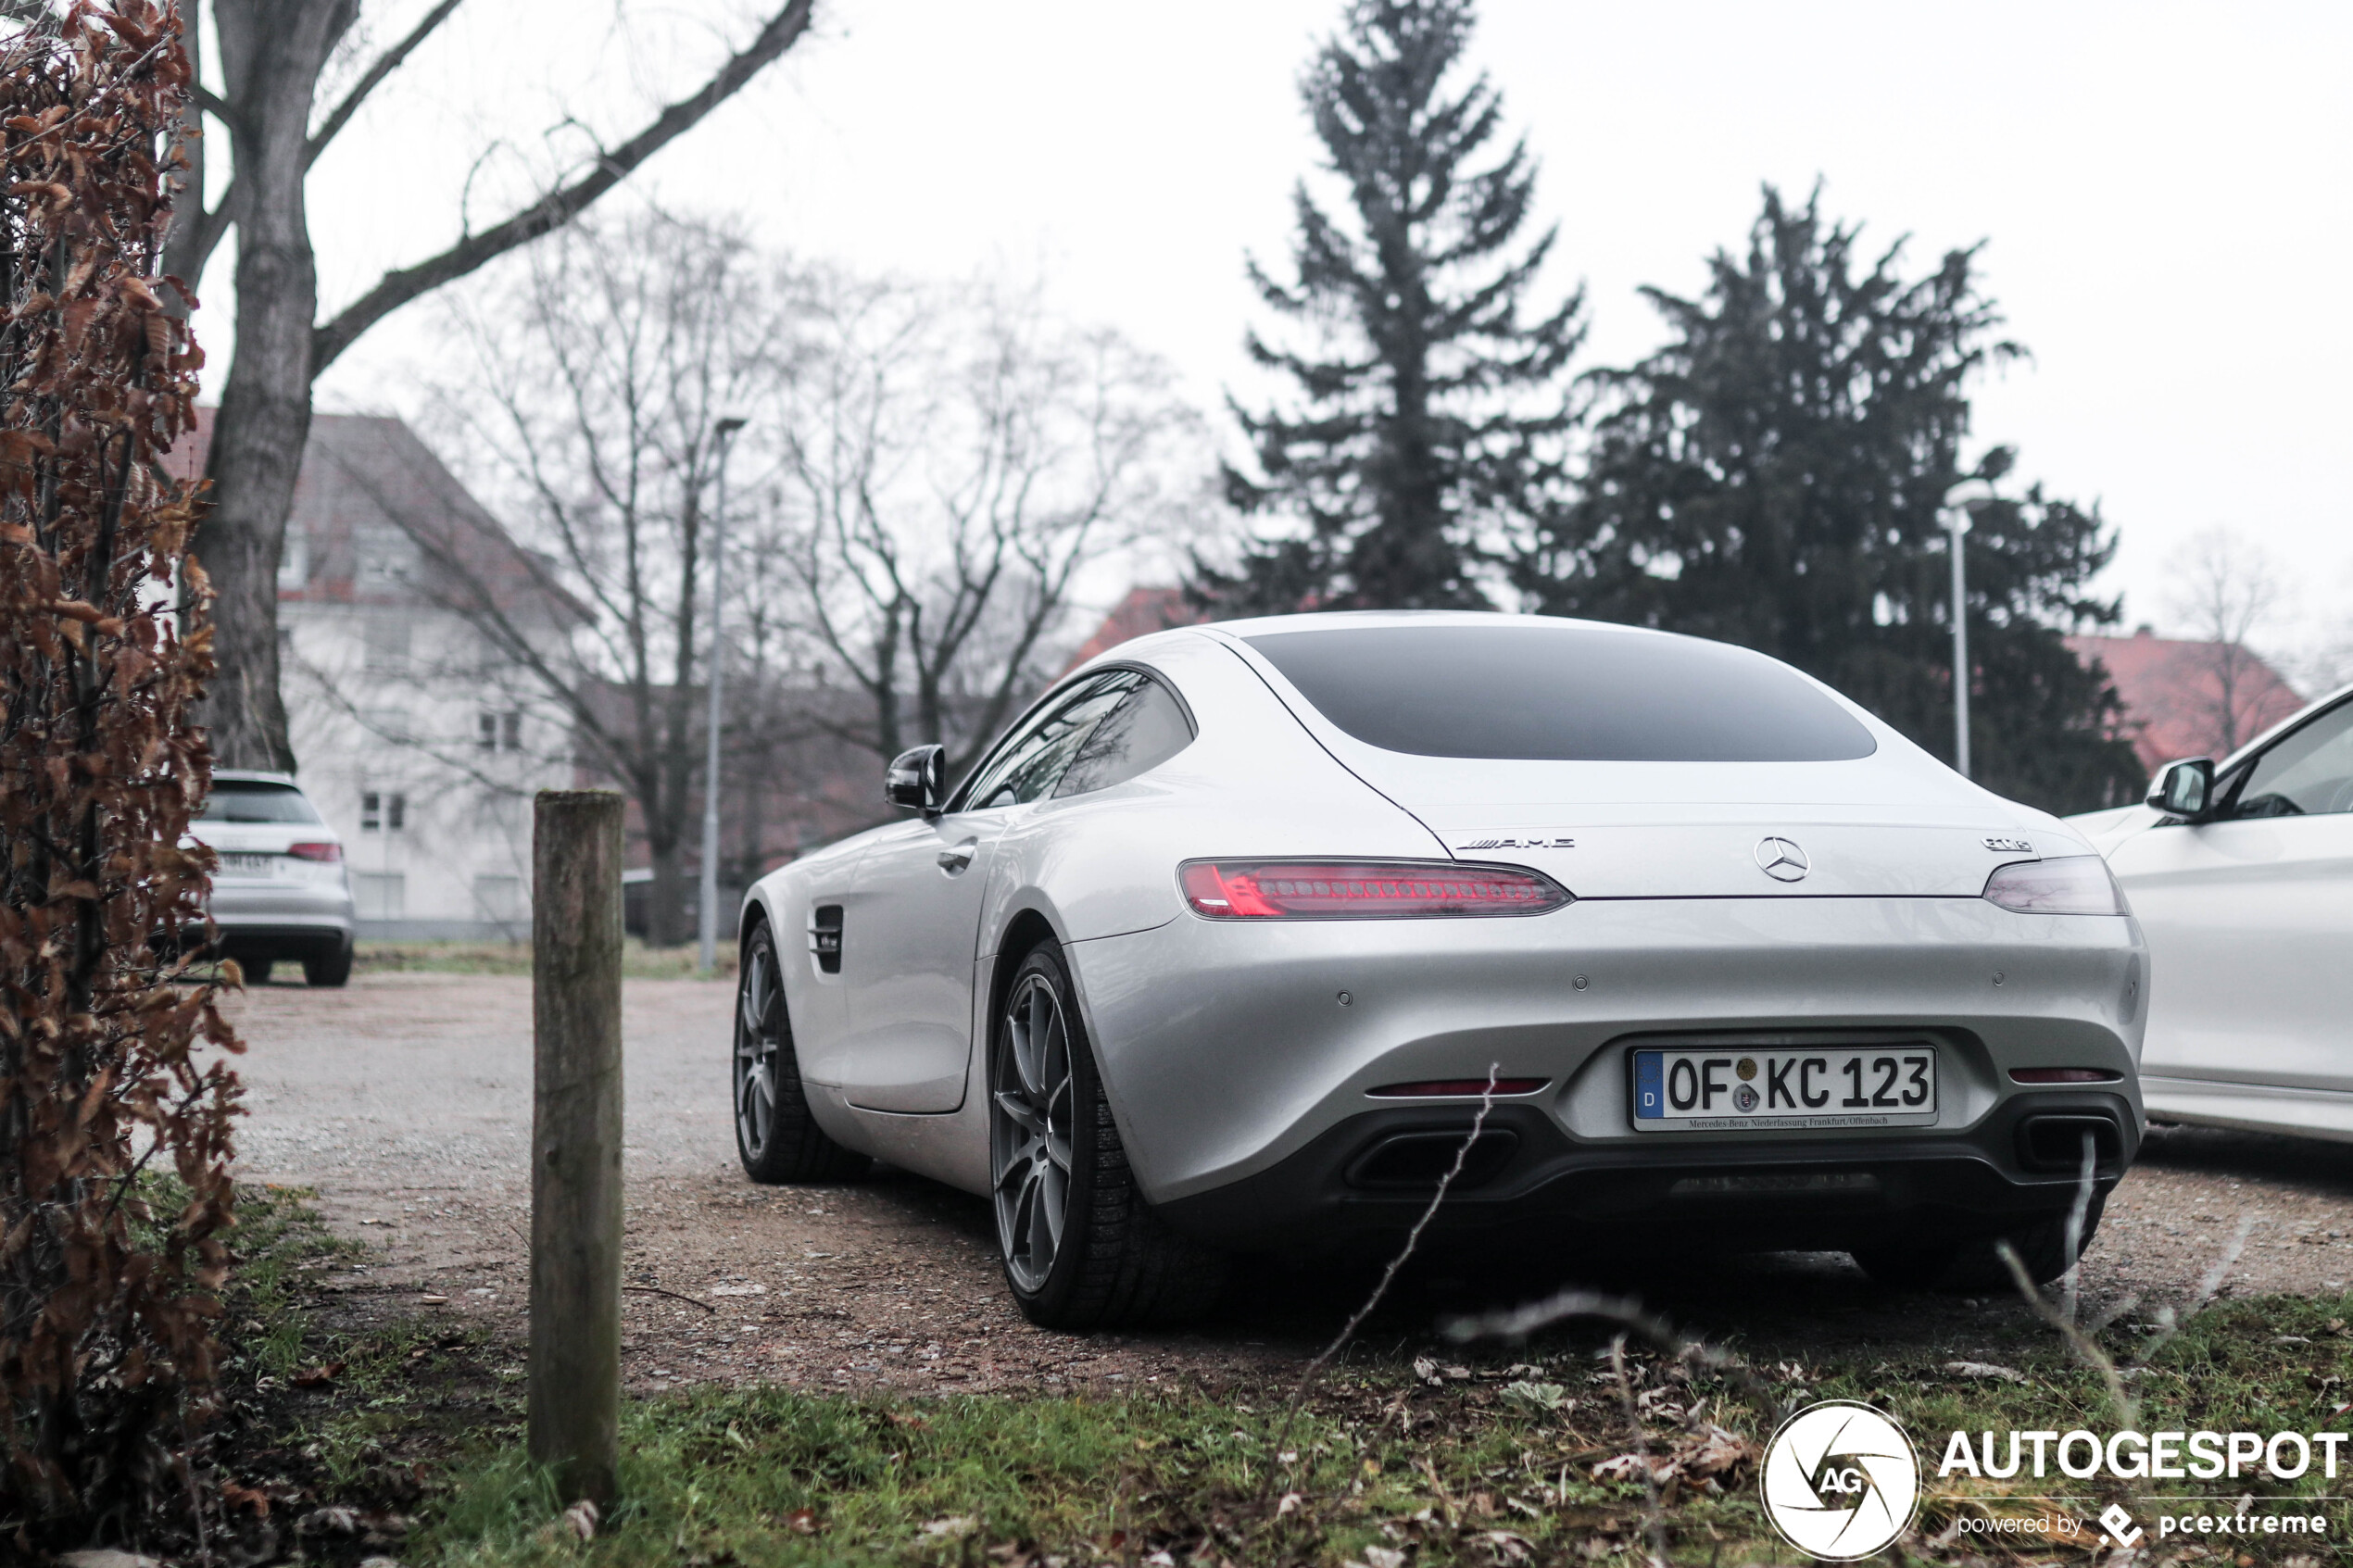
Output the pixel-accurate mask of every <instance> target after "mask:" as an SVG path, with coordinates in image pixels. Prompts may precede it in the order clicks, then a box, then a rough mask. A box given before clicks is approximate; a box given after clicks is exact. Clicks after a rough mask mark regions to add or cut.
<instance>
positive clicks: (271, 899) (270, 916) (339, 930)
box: [207, 877, 359, 960]
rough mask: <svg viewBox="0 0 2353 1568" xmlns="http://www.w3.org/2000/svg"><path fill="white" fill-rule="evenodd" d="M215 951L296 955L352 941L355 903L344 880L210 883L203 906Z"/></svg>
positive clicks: (242, 954) (241, 956) (237, 956)
mask: <svg viewBox="0 0 2353 1568" xmlns="http://www.w3.org/2000/svg"><path fill="white" fill-rule="evenodd" d="M207 912H208V914H210V915H211V917H212V923H213V927H214V929H215V930H216V931H217V932H218V933H219V935H218V937H217V938H216V940H215V941H214V943H213V948H214V950H215V951H217V952H219V953H221V954H223V955H225V956H227V957H230V958H233V959H239V960H244V959H297V958H306V957H314V958H315V957H318V956H320V955H322V954H327V953H333V952H337V951H340V950H341V949H343V948H345V947H349V946H351V943H352V940H353V937H354V936H355V935H356V934H357V933H358V931H359V909H358V908H357V907H356V906H355V905H354V904H353V902H352V898H351V893H350V890H349V888H347V887H346V885H345V884H344V883H343V880H342V879H341V878H340V877H337V878H336V879H335V880H334V881H333V882H328V881H326V880H325V879H323V878H322V879H321V880H320V881H319V882H317V883H315V884H304V883H286V882H270V883H258V884H239V883H233V882H219V883H215V884H214V885H213V890H212V898H211V902H210V905H209V907H208V910H207Z"/></svg>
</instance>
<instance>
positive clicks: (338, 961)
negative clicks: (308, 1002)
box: [302, 942, 351, 986]
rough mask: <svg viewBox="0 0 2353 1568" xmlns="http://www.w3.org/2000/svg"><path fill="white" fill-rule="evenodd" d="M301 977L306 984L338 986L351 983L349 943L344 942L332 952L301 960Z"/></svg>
mask: <svg viewBox="0 0 2353 1568" xmlns="http://www.w3.org/2000/svg"><path fill="white" fill-rule="evenodd" d="M302 978H303V982H304V984H306V985H326V986H338V985H349V984H350V983H351V944H350V943H348V942H346V943H345V944H344V945H343V946H342V947H338V948H336V949H335V950H334V951H333V952H332V953H326V954H322V955H321V956H320V957H318V958H315V959H305V960H302Z"/></svg>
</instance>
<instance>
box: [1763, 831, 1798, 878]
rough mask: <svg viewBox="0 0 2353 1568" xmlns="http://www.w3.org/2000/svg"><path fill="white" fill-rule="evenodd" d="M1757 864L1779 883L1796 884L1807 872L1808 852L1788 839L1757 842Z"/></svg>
mask: <svg viewBox="0 0 2353 1568" xmlns="http://www.w3.org/2000/svg"><path fill="white" fill-rule="evenodd" d="M1756 863H1757V864H1758V865H1759V866H1761V867H1762V868H1764V872H1765V874H1766V875H1767V876H1769V877H1771V878H1773V879H1774V880H1775V881H1777V882H1795V881H1797V880H1798V879H1799V878H1801V877H1803V876H1804V875H1805V874H1806V869H1807V868H1806V851H1805V850H1803V849H1800V848H1799V847H1797V846H1796V844H1795V843H1793V841H1791V840H1789V839H1786V838H1760V839H1758V840H1757V841H1756Z"/></svg>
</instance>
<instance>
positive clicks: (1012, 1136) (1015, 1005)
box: [988, 942, 1226, 1332]
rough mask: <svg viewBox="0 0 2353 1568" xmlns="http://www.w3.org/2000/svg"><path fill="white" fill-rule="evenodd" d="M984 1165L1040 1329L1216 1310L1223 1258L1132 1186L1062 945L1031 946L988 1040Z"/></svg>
mask: <svg viewBox="0 0 2353 1568" xmlns="http://www.w3.org/2000/svg"><path fill="white" fill-rule="evenodd" d="M988 1084H989V1105H988V1169H989V1173H990V1175H991V1177H992V1178H993V1181H992V1185H991V1199H990V1203H991V1207H992V1208H993V1209H994V1210H995V1212H996V1217H997V1243H998V1251H999V1255H1000V1257H1001V1258H1002V1260H1003V1261H1004V1266H1005V1283H1006V1285H1007V1286H1009V1287H1010V1288H1011V1289H1012V1291H1013V1300H1014V1303H1015V1304H1016V1305H1018V1306H1019V1307H1020V1308H1021V1311H1022V1315H1023V1316H1025V1317H1026V1318H1028V1319H1029V1321H1030V1322H1032V1323H1036V1324H1038V1326H1039V1327H1041V1328H1055V1329H1067V1330H1074V1331H1081V1332H1083V1331H1086V1330H1089V1329H1099V1328H1124V1327H1136V1326H1144V1325H1148V1324H1165V1323H1181V1322H1184V1321H1186V1320H1188V1319H1190V1318H1194V1317H1198V1316H1200V1315H1201V1314H1202V1313H1203V1312H1205V1311H1208V1310H1209V1308H1210V1307H1211V1306H1213V1305H1214V1303H1215V1301H1216V1299H1217V1295H1218V1292H1219V1290H1220V1288H1221V1287H1222V1286H1224V1284H1225V1273H1226V1260H1225V1258H1224V1256H1223V1255H1222V1254H1221V1253H1218V1252H1216V1251H1214V1249H1212V1248H1207V1247H1204V1246H1202V1244H1201V1243H1199V1242H1196V1241H1194V1240H1192V1239H1191V1238H1189V1237H1188V1236H1182V1235H1179V1234H1178V1233H1177V1232H1176V1231H1175V1230H1172V1229H1170V1228H1169V1226H1168V1224H1167V1223H1166V1222H1165V1221H1164V1220H1162V1219H1161V1217H1160V1216H1159V1215H1158V1214H1157V1213H1155V1212H1154V1211H1153V1210H1152V1208H1151V1205H1150V1204H1149V1203H1147V1202H1145V1201H1144V1198H1143V1194H1142V1193H1140V1192H1139V1191H1138V1190H1137V1186H1136V1178H1135V1175H1134V1173H1133V1172H1131V1171H1130V1170H1129V1169H1128V1165H1127V1153H1126V1148H1124V1147H1123V1146H1122V1145H1121V1143H1120V1139H1119V1128H1118V1127H1117V1125H1116V1124H1115V1123H1114V1122H1113V1120H1112V1113H1111V1102H1110V1100H1109V1099H1107V1098H1105V1097H1104V1094H1103V1085H1102V1077H1101V1073H1099V1072H1098V1071H1097V1069H1096V1064H1095V1056H1094V1050H1093V1048H1092V1047H1091V1046H1089V1044H1088V1040H1087V1030H1086V1024H1085V1022H1084V1021H1083V1020H1082V1019H1081V1018H1080V1016H1079V1012H1078V1007H1077V1002H1076V991H1075V990H1074V989H1073V988H1072V986H1071V983H1070V971H1069V970H1068V968H1066V967H1065V966H1064V964H1063V957H1062V952H1061V950H1060V949H1059V948H1058V947H1055V945H1054V944H1053V943H1051V942H1041V943H1039V944H1038V947H1035V948H1033V949H1032V950H1031V951H1030V953H1029V955H1028V957H1026V958H1025V959H1024V960H1022V962H1021V967H1020V968H1019V969H1018V970H1016V971H1015V972H1014V973H1013V984H1012V985H1010V986H1008V987H1007V988H1006V992H1005V1001H1004V1004H1003V1006H1002V1007H1000V1009H999V1010H998V1015H997V1018H996V1020H995V1022H994V1024H993V1026H992V1027H991V1029H990V1031H989V1063H988Z"/></svg>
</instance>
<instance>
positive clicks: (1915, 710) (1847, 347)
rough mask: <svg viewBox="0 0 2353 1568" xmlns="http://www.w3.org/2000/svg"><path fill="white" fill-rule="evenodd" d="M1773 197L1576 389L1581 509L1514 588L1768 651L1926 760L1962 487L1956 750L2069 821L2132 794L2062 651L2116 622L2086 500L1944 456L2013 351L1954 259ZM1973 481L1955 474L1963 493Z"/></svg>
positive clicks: (2101, 700)
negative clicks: (2102, 593)
mask: <svg viewBox="0 0 2353 1568" xmlns="http://www.w3.org/2000/svg"><path fill="white" fill-rule="evenodd" d="M1818 204H1819V192H1818V191H1817V192H1816V193H1815V194H1814V195H1812V196H1809V197H1808V199H1807V200H1806V203H1805V204H1804V205H1803V206H1801V207H1791V206H1790V205H1788V204H1787V203H1785V202H1784V201H1783V200H1782V198H1781V196H1780V194H1779V193H1778V192H1776V191H1774V190H1773V189H1772V188H1770V187H1769V186H1768V187H1767V189H1766V192H1765V205H1764V210H1763V213H1762V214H1761V215H1760V216H1759V217H1758V219H1757V220H1756V222H1755V225H1754V226H1753V228H1752V229H1751V231H1750V233H1749V239H1748V248H1747V252H1746V254H1745V255H1742V256H1735V255H1732V254H1730V253H1727V252H1724V251H1718V253H1717V254H1716V255H1715V256H1714V257H1712V258H1710V260H1709V263H1708V270H1709V282H1708V287H1707V290H1706V292H1705V294H1704V295H1702V296H1700V297H1699V298H1697V299H1682V298H1678V297H1676V296H1675V295H1669V294H1667V293H1666V292H1664V291H1662V290H1658V289H1648V290H1645V291H1644V293H1645V295H1647V296H1648V298H1649V299H1650V301H1651V303H1652V304H1653V305H1654V306H1655V307H1657V308H1658V310H1659V311H1660V313H1661V314H1662V315H1663V316H1665V318H1666V319H1667V326H1668V329H1669V332H1670V341H1669V342H1668V344H1667V346H1666V347H1664V348H1662V349H1660V350H1659V351H1658V352H1657V353H1655V354H1654V355H1652V356H1651V357H1650V358H1647V359H1645V360H1643V361H1642V363H1641V364H1639V365H1636V366H1634V367H1633V368H1631V369H1629V370H1613V371H1606V372H1602V373H1601V374H1600V375H1598V376H1597V377H1596V378H1595V379H1596V382H1597V383H1598V385H1599V387H1600V388H1601V397H1602V403H1601V406H1600V408H1599V409H1598V410H1597V419H1596V422H1595V425H1594V427H1593V443H1592V453H1591V457H1590V461H1589V464H1588V466H1587V469H1586V471H1585V472H1584V473H1583V474H1582V475H1580V476H1579V477H1580V484H1579V495H1578V497H1577V499H1576V500H1575V501H1574V503H1573V504H1570V505H1568V506H1566V507H1564V508H1561V509H1560V510H1559V511H1558V512H1557V513H1556V514H1555V515H1554V517H1553V518H1551V519H1550V520H1548V521H1547V522H1546V524H1545V525H1544V526H1543V528H1542V529H1541V531H1540V545H1539V547H1538V548H1537V549H1536V550H1534V551H1532V552H1530V553H1529V554H1528V555H1526V556H1525V557H1523V558H1522V559H1521V560H1520V561H1519V563H1518V566H1517V571H1516V580H1517V582H1518V585H1519V586H1520V587H1521V588H1522V590H1523V591H1524V592H1526V593H1527V594H1528V595H1529V596H1530V597H1531V598H1532V599H1533V600H1534V601H1535V605H1536V608H1541V609H1542V610H1544V611H1546V612H1549V613H1553V614H1560V615H1580V616H1590V617H1592V618H1594V619H1597V620H1604V621H1625V622H1629V623H1634V624H1640V625H1650V626H1660V627H1665V628H1667V629H1669V630H1672V631H1678V632H1689V633H1696V634H1698V635H1701V636H1707V637H1717V638H1721V639H1723V640H1725V641H1727V642H1733V643H1740V644H1743V645H1745V646H1750V647H1754V648H1758V649H1761V650H1763V651H1764V652H1767V653H1769V654H1772V655H1774V656H1775V657H1776V658H1779V659H1787V660H1788V661H1789V662H1791V663H1792V664H1794V665H1796V666H1797V667H1798V668H1800V669H1802V670H1805V671H1808V672H1810V673H1812V674H1814V675H1817V676H1818V677H1820V678H1821V679H1822V680H1824V681H1827V682H1828V683H1830V684H1831V685H1833V686H1835V687H1837V688H1838V689H1839V690H1841V691H1843V692H1845V693H1846V694H1847V695H1848V696H1852V697H1854V698H1855V699H1856V701H1858V702H1861V703H1863V704H1864V705H1865V706H1867V707H1869V709H1872V710H1873V711H1874V712H1876V713H1878V714H1879V715H1880V716H1881V718H1883V719H1885V720H1886V721H1888V722H1889V723H1891V724H1893V725H1894V726H1895V727H1896V728H1897V729H1898V730H1901V731H1903V732H1904V733H1905V734H1907V735H1909V736H1910V737H1911V738H1912V739H1914V740H1916V741H1918V742H1919V743H1920V744H1921V745H1923V746H1926V747H1928V748H1929V749H1930V750H1931V751H1933V752H1935V753H1936V754H1937V755H1939V756H1942V757H1945V758H1948V759H1949V758H1950V757H1951V756H1952V754H1953V746H1952V734H1953V688H1952V662H1951V659H1952V642H1951V636H1952V633H1951V621H1950V605H1951V596H1950V581H1951V579H1950V575H1949V574H1950V571H1951V558H1950V556H1949V555H1948V554H1947V553H1946V552H1947V547H1948V546H1947V544H1946V540H1947V537H1948V535H1946V533H1944V529H1943V527H1942V526H1941V521H1942V518H1943V516H1944V513H1945V511H1946V508H1948V507H1950V506H1952V505H1954V504H1956V503H1957V502H1959V501H1961V500H1963V499H1965V498H1969V497H1974V499H1969V503H1968V504H1969V511H1970V513H1971V515H1972V519H1973V527H1972V529H1971V532H1970V533H1969V535H1968V541H1967V546H1966V549H1967V555H1966V557H1965V560H1966V564H1967V566H1968V578H1969V649H1970V655H1971V658H1970V662H1971V664H1972V665H1973V666H1974V681H1973V684H1972V686H1971V688H1970V691H1971V696H1970V720H1971V722H1970V750H1971V752H1972V753H1973V760H1974V762H1975V771H1976V774H1977V776H1978V778H1979V779H1980V780H1981V781H1982V782H1983V783H1984V784H1987V785H1988V786H1989V787H1991V788H1993V789H1994V790H1997V791H1999V792H2001V793H2003V794H2006V795H2010V796H2013V797H2018V798H2020V799H2023V800H2027V801H2031V802H2033V803H2035V804H2038V805H2045V806H2049V807H2051V808H2053V809H2065V810H2078V809H2085V808H2089V807H2093V806H2099V805H2105V804H2110V803H2114V802H2116V801H2119V800H2122V799H2125V798H2129V797H2130V795H2131V794H2132V793H2133V791H2134V789H2135V786H2136V785H2137V784H2138V782H2139V769H2138V767H2137V764H2136V763H2135V762H2134V760H2133V753H2132V750H2131V748H2130V746H2127V745H2126V744H2125V743H2124V742H2122V741H2121V740H2120V739H2118V738H2117V734H2116V729H2117V718H2118V705H2117V700H2116V696H2115V693H2114V691H2113V690H2112V689H2111V688H2110V687H2109V686H2108V684H2107V681H2106V678H2105V676H2104V675H2102V674H2100V673H2098V672H2096V671H2088V670H2086V669H2084V668H2083V667H2082V665H2081V664H2080V663H2079V662H2078V661H2077V660H2076V659H2075V657H2074V656H2073V655H2072V654H2070V652H2069V651H2068V649H2067V647H2066V646H2065V645H2064V643H2063V642H2062V641H2061V638H2062V636H2063V634H2064V633H2066V632H2068V631H2070V630H2073V629H2076V628H2078V627H2081V626H2085V625H2098V624H2105V623H2108V622H2111V621H2115V620H2116V618H2117V605H2116V603H2115V601H2113V600H2103V599H2099V598H2096V597H2095V596H2093V595H2092V594H2091V592H2090V590H2089V588H2088V586H2087V584H2088V583H2089V582H2090V580H2091V579H2092V578H2093V577H2094V576H2095V575H2096V574H2097V573H2098V571H2100V570H2101V568H2103V567H2104V566H2106V565H2107V564H2108V559H2109V558H2110V556H2111V555H2112V554H2113V553H2114V550H2115V538H2114V535H2113V533H2111V532H2110V531H2109V530H2108V528H2107V527H2106V525H2105V524H2104V523H2103V522H2102V521H2101V520H2100V517H2099V514H2098V512H2097V510H2096V509H2095V508H2082V507H2078V506H2076V505H2074V504H2072V503H2070V502H2068V501H2065V500H2060V499H2057V498H2054V497H2050V496H2047V495H2045V494H2044V491H2043V489H2042V487H2041V486H2040V485H2034V486H2032V487H2030V488H2028V489H2026V490H2025V491H2024V492H2023V493H2022V494H2020V493H2011V494H2007V495H2005V494H2003V493H2002V492H2001V490H2000V488H1999V483H2000V482H2001V481H2003V480H2005V479H2006V478H2007V476H2008V473H2009V470H2010V469H2011V466H2012V462H2013V454H2012V453H2011V452H2010V450H2009V449H2008V448H2006V447H1996V448H1994V449H1993V450H1992V451H1990V452H1988V453H1987V454H1985V455H1984V456H1983V457H1982V458H1980V459H1979V460H1978V461H1977V462H1975V463H1973V464H1971V465H1969V466H1968V467H1966V468H1965V467H1964V466H1963V459H1962V457H1961V448H1962V445H1963V444H1964V441H1965V440H1966V438H1967V436H1968V433H1969V384H1970V383H1971V382H1972V381H1973V380H1974V379H1975V378H1976V377H1977V376H1978V375H1979V374H1980V373H1981V372H1982V371H1983V370H1985V369H1986V368H1988V367H1989V366H1991V365H1994V364H1996V363H1999V362H2001V361H2003V360H2006V359H2008V358H2014V357H2016V356H2018V355H2020V354H2021V353H2022V352H2023V351H2022V350H2021V349H2020V347H2019V346H2018V345H2015V344H2013V343H2010V342H2008V341H2007V340H2004V339H2001V338H1999V337H1998V336H1996V335H1995V334H1996V333H1997V332H1998V330H1999V327H2000V325H2001V318H2000V315H1999V313H1998V311H1997V309H1996V308H1995V306H1994V302H1993V301H1992V300H1991V299H1989V298H1988V297H1986V295H1984V294H1983V293H1982V290H1981V288H1980V286H1979V283H1978V279H1977V272H1976V252H1975V251H1974V250H1973V249H1972V250H1960V251H1953V252H1950V253H1948V254H1947V255H1946V256H1945V257H1944V258H1943V260H1942V262H1941V264H1940V265H1939V266H1938V267H1937V268H1936V269H1935V270H1933V271H1931V272H1929V273H1928V274H1926V275H1925V276H1921V277H1918V278H1911V279H1906V277H1904V276H1902V275H1901V274H1900V272H1899V270H1898V269H1899V264H1900V262H1901V257H1902V251H1903V245H1902V243H1901V242H1900V241H1899V242H1898V243H1897V244H1896V245H1894V246H1893V247H1891V248H1890V249H1888V250H1887V251H1885V252H1884V253H1882V254H1881V255H1880V256H1878V257H1876V259H1870V260H1866V259H1865V258H1864V257H1862V256H1861V255H1860V253H1859V245H1858V241H1859V231H1858V230H1857V229H1856V228H1855V227H1852V226H1846V225H1841V224H1837V223H1832V222H1829V221H1826V220H1824V219H1823V218H1822V217H1821V216H1820V214H1819V212H1818ZM1972 480H1974V481H1980V482H1982V483H1976V484H1971V483H1969V482H1970V481H1972Z"/></svg>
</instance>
